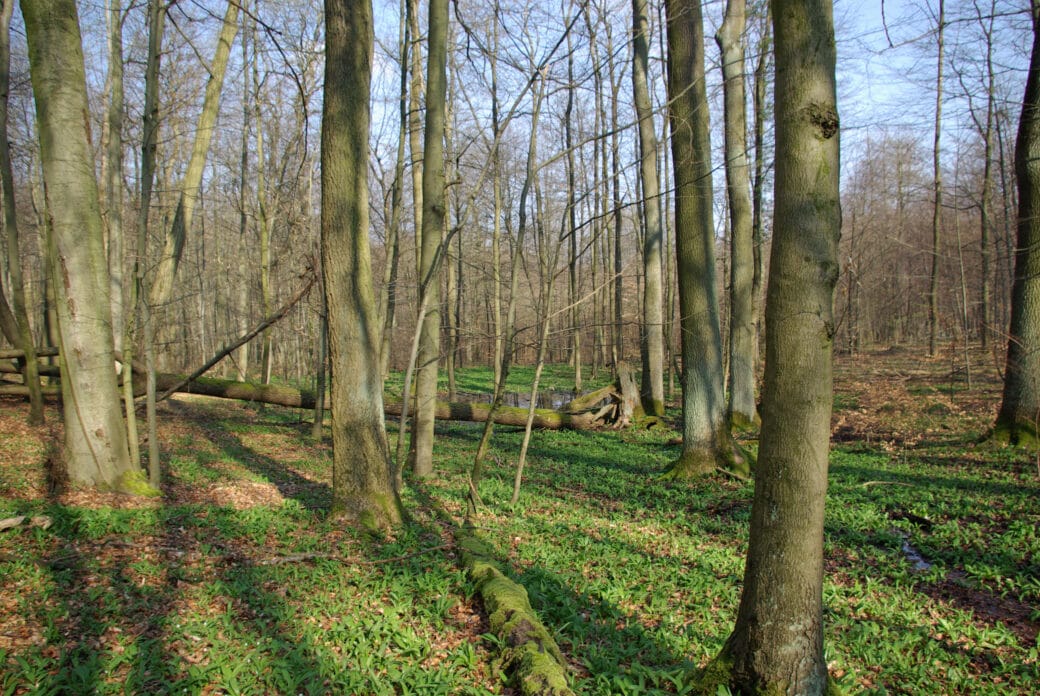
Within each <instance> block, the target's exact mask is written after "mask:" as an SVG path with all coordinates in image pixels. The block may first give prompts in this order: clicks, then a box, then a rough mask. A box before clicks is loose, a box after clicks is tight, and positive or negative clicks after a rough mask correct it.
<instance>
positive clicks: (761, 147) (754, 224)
mask: <svg viewBox="0 0 1040 696" xmlns="http://www.w3.org/2000/svg"><path fill="white" fill-rule="evenodd" d="M770 24H771V22H770V13H769V10H768V9H767V10H766V17H765V21H763V22H762V34H761V36H760V37H759V40H758V60H757V61H756V62H755V77H754V85H755V95H754V104H755V106H754V109H755V115H754V140H755V171H754V174H753V175H752V179H751V240H752V249H753V252H752V253H753V257H754V260H753V263H754V269H753V271H752V276H751V296H752V303H753V304H752V306H753V308H754V313H755V316H754V322H755V334H754V340H755V347H754V355H755V361H754V364H755V365H757V364H758V356H759V355H760V354H761V351H760V346H759V338H760V336H761V335H762V313H761V311H760V310H759V308H760V307H761V305H762V285H763V283H762V279H763V277H764V275H765V274H764V266H765V264H764V263H763V253H762V252H763V245H764V241H763V237H764V235H763V233H762V228H763V227H765V223H764V218H765V215H764V214H763V210H762V208H763V205H762V199H763V198H764V195H763V194H764V188H765V178H766V177H765V165H766V146H765V131H766V128H765V122H766V109H767V108H768V104H767V101H766V99H767V97H766V82H767V78H768V73H769V56H770V55H771V54H772V50H771V46H770Z"/></svg>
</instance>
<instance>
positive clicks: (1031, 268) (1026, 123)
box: [993, 0, 1040, 446]
mask: <svg viewBox="0 0 1040 696" xmlns="http://www.w3.org/2000/svg"><path fill="white" fill-rule="evenodd" d="M1031 5H1032V12H1033V52H1032V56H1031V57H1030V61H1029V76H1028V78H1027V79H1026V92H1025V97H1024V98H1023V100H1022V116H1021V118H1020V120H1019V125H1018V140H1017V141H1016V143H1015V173H1016V174H1017V175H1018V177H1017V178H1018V240H1017V243H1016V245H1015V281H1014V285H1013V287H1012V293H1011V335H1010V337H1009V338H1008V348H1007V366H1006V367H1005V369H1004V395H1003V400H1002V401H1001V404H1000V413H999V414H998V415H997V423H996V427H995V429H994V433H993V435H994V437H995V438H997V439H1001V440H1008V441H1010V442H1013V443H1017V444H1020V445H1030V446H1035V445H1036V444H1037V429H1038V426H1037V424H1038V422H1040V21H1038V15H1040V0H1032V3H1031Z"/></svg>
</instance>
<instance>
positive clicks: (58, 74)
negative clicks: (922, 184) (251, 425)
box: [21, 0, 156, 494]
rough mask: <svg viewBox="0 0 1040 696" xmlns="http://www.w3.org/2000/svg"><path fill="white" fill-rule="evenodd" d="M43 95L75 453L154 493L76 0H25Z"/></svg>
mask: <svg viewBox="0 0 1040 696" xmlns="http://www.w3.org/2000/svg"><path fill="white" fill-rule="evenodd" d="M21 5H22V14H23V16H24V17H25V27H26V36H27V38H28V43H29V66H30V71H31V76H32V83H33V94H34V96H35V99H36V118H37V125H38V129H39V140H40V158H41V160H42V164H43V177H44V187H45V189H44V190H45V196H46V200H47V207H48V210H49V212H50V220H51V244H50V251H51V256H52V261H51V264H52V265H51V268H52V270H53V271H54V272H55V273H57V274H59V279H58V280H59V282H56V283H55V294H56V298H55V299H56V300H57V302H56V306H57V313H58V329H59V332H60V339H61V372H62V380H61V388H62V404H63V409H64V416H65V446H64V454H65V462H66V466H67V470H68V474H69V479H70V480H71V481H72V482H73V483H76V484H80V485H88V486H95V487H98V488H102V489H104V488H109V489H115V490H119V491H125V492H130V493H146V494H154V493H156V491H155V489H154V488H152V487H151V486H149V485H148V484H147V483H146V482H145V480H144V477H143V475H142V473H141V471H140V469H138V468H136V467H135V466H134V465H133V462H132V461H131V460H130V451H129V447H128V445H127V435H126V426H125V424H124V423H123V417H122V413H121V407H120V400H119V389H118V385H117V383H116V374H115V371H114V370H113V365H114V364H115V363H114V360H115V358H114V353H115V347H114V342H113V338H112V308H111V305H110V304H109V299H108V293H109V280H108V262H107V258H106V255H105V250H104V246H103V244H102V225H101V213H100V203H99V196H98V187H97V179H96V178H95V176H94V166H93V165H94V159H93V153H92V151H91V148H90V143H89V134H88V132H87V128H88V127H89V125H88V124H87V123H86V122H85V121H84V120H83V114H85V113H87V93H86V77H85V70H84V65H83V53H82V49H81V45H82V44H81V39H80V33H79V17H78V15H77V12H76V4H75V2H74V1H73V0H25V1H24V2H22V4H21Z"/></svg>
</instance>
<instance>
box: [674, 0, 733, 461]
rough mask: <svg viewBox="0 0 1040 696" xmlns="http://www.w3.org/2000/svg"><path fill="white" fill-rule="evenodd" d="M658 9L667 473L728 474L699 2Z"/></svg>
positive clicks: (680, 0) (728, 443)
mask: <svg viewBox="0 0 1040 696" xmlns="http://www.w3.org/2000/svg"><path fill="white" fill-rule="evenodd" d="M665 8H666V10H667V24H668V95H669V98H670V100H671V111H670V112H669V117H670V123H671V131H672V167H673V170H674V172H675V238H676V244H675V247H676V258H677V263H676V272H677V275H678V282H679V310H680V319H679V324H680V330H681V334H682V363H683V371H682V387H683V389H682V392H683V449H682V453H681V454H680V456H679V460H678V461H677V462H676V463H675V464H674V465H673V466H672V469H671V471H670V474H671V475H672V476H677V477H682V476H691V475H698V474H703V473H707V472H709V471H712V470H713V469H714V468H715V467H716V466H720V465H724V466H727V467H728V466H730V465H731V464H732V463H733V462H732V460H733V453H732V447H731V440H730V437H729V431H728V429H727V427H726V402H725V394H724V392H723V387H722V382H723V365H722V336H721V328H720V326H719V303H718V296H717V290H716V287H715V227H714V224H713V223H712V196H713V191H712V183H711V182H712V176H711V143H710V138H709V134H708V133H709V131H708V98H707V91H706V88H705V84H704V27H703V23H702V16H701V7H700V3H699V2H698V0H668V1H667V3H666V5H665Z"/></svg>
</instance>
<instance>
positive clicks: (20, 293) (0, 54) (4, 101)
mask: <svg viewBox="0 0 1040 696" xmlns="http://www.w3.org/2000/svg"><path fill="white" fill-rule="evenodd" d="M14 4H15V0H3V10H2V12H0V178H2V179H3V207H4V231H5V232H6V233H7V234H6V242H7V264H8V270H9V273H10V279H11V288H10V290H11V305H10V307H8V305H7V300H6V299H5V298H4V297H3V292H4V288H3V283H2V282H0V321H2V323H3V327H2V328H3V332H4V334H5V335H7V338H8V340H9V341H11V343H12V345H17V346H20V347H21V348H22V350H23V351H25V359H24V360H23V362H22V378H23V381H24V382H25V385H26V387H27V388H28V390H29V397H30V398H29V419H28V420H29V424H30V425H41V424H42V423H43V395H42V394H41V392H40V374H39V370H38V369H37V368H38V363H37V362H36V344H35V343H34V342H33V335H32V329H31V327H30V326H29V311H28V308H27V307H26V304H25V281H24V279H23V278H22V260H21V254H20V253H19V244H18V238H19V235H18V215H17V208H16V207H15V197H14V171H13V168H12V166H11V145H10V143H9V141H8V133H7V124H8V97H9V95H10V91H11V15H12V14H13V13H14Z"/></svg>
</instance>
